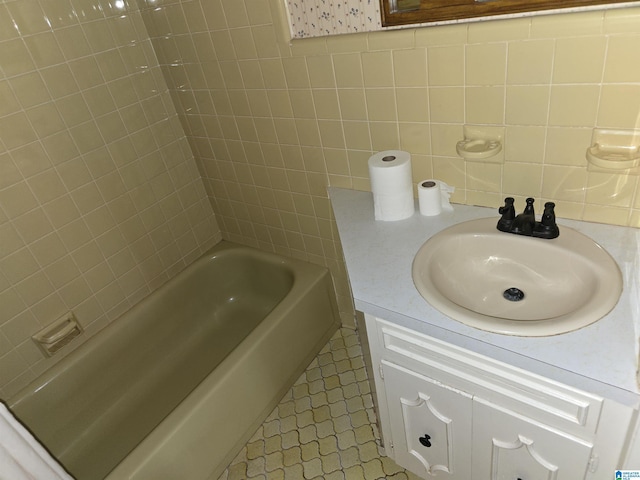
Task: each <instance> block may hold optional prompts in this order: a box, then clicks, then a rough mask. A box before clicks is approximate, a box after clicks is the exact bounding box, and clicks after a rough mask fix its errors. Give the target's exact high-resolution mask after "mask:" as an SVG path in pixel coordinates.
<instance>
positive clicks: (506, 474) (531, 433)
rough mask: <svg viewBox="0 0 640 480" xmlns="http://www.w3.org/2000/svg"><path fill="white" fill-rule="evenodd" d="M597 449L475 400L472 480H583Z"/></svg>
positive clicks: (569, 436) (477, 399)
mask: <svg viewBox="0 0 640 480" xmlns="http://www.w3.org/2000/svg"><path fill="white" fill-rule="evenodd" d="M592 450H593V445H592V444H591V443H589V442H587V441H584V440H581V439H579V438H576V437H573V436H571V435H568V434H566V433H563V432H560V431H556V430H553V429H551V428H550V427H547V426H545V425H542V424H539V423H537V422H535V421H533V420H531V419H529V418H526V417H522V416H520V415H517V414H515V413H513V412H510V411H508V410H504V409H502V408H500V407H499V406H497V405H494V404H491V403H490V402H487V401H485V400H483V399H481V398H478V397H475V398H474V399H473V480H582V479H584V478H585V476H586V474H587V469H588V466H589V461H590V459H591V452H592Z"/></svg>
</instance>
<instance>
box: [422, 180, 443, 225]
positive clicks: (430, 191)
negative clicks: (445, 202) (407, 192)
mask: <svg viewBox="0 0 640 480" xmlns="http://www.w3.org/2000/svg"><path fill="white" fill-rule="evenodd" d="M418 205H419V207H420V214H421V215H424V216H426V217H432V216H434V215H440V213H441V212H442V200H441V198H440V185H439V184H438V182H436V181H435V180H424V181H422V182H420V183H418Z"/></svg>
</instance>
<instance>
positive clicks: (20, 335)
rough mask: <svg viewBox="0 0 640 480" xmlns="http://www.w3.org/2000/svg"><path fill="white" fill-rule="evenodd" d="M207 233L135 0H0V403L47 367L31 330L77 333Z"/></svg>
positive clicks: (182, 258) (191, 167)
mask: <svg viewBox="0 0 640 480" xmlns="http://www.w3.org/2000/svg"><path fill="white" fill-rule="evenodd" d="M219 237H220V230H219V228H218V226H217V224H216V220H215V216H214V214H213V211H212V208H211V204H210V202H209V201H208V199H207V195H206V192H205V189H204V186H203V183H202V180H201V178H200V175H199V173H198V170H197V167H196V164H195V162H194V158H193V154H192V152H191V149H190V148H189V144H188V142H187V140H186V137H185V134H184V131H183V129H182V126H181V124H180V122H179V120H178V117H177V115H176V111H175V108H174V106H173V103H172V100H171V96H170V95H169V92H168V89H167V85H166V83H165V80H164V78H163V76H162V72H161V70H160V68H159V66H158V62H157V60H156V58H155V54H154V52H153V49H152V46H151V42H150V41H149V37H148V35H147V34H146V30H145V27H144V23H143V22H142V19H141V15H140V11H139V9H138V8H137V6H136V5H135V4H129V3H125V2H124V1H123V0H114V1H112V2H110V1H98V0H73V1H70V0H56V1H49V0H42V1H37V0H10V1H6V0H5V1H2V2H0V398H6V397H7V396H9V395H10V394H11V393H13V392H15V391H16V389H18V388H19V387H21V386H22V385H24V384H25V383H26V382H28V381H29V380H30V379H32V378H33V377H34V376H35V375H36V374H37V373H39V372H40V371H42V370H43V369H45V368H47V367H49V366H50V365H51V364H52V362H51V361H50V360H49V361H46V360H45V359H44V357H43V356H42V354H41V353H40V351H39V350H38V348H37V347H36V345H35V344H34V343H33V342H32V341H31V339H30V336H31V335H32V334H34V333H35V332H36V331H38V330H40V329H41V328H43V327H44V326H46V325H48V324H49V323H51V322H52V321H54V320H56V319H57V318H59V317H60V316H62V315H63V314H65V313H66V312H68V311H69V310H73V311H74V313H75V314H76V316H77V317H78V319H79V320H80V322H81V323H82V325H83V326H84V327H85V328H86V331H87V334H88V335H86V336H85V337H88V336H89V335H90V334H92V333H94V332H95V331H96V330H98V329H99V328H101V327H102V326H104V325H105V324H106V323H108V322H109V321H111V320H113V319H114V318H116V317H117V316H118V315H120V314H121V313H123V312H124V311H125V310H127V309H129V308H130V307H131V306H132V305H133V304H135V303H136V302H138V301H139V300H140V299H141V298H143V297H144V296H146V295H147V294H148V293H149V292H151V291H152V290H154V289H155V288H157V287H158V286H159V285H161V284H162V283H164V282H165V281H166V280H167V279H168V278H170V277H171V276H172V275H174V274H175V273H176V272H178V271H179V270H181V269H182V268H184V266H185V265H187V264H188V263H190V262H191V261H192V260H193V259H194V258H195V257H196V256H198V255H199V254H200V252H202V251H203V249H206V248H207V247H208V246H210V245H211V244H213V243H214V242H215V241H216V240H217V239H218V238H219ZM74 343H80V342H79V340H76V341H74ZM65 348H67V349H69V348H71V345H70V346H69V347H65Z"/></svg>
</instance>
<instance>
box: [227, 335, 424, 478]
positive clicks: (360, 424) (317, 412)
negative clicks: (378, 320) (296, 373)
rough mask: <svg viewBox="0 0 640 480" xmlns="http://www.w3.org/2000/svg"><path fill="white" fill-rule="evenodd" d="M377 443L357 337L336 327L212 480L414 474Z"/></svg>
mask: <svg viewBox="0 0 640 480" xmlns="http://www.w3.org/2000/svg"><path fill="white" fill-rule="evenodd" d="M379 443H380V437H379V434H378V429H377V426H376V425H375V421H374V412H373V403H372V398H371V388H370V386H369V380H368V378H367V373H366V370H365V366H364V360H363V358H362V349H361V347H360V343H359V340H358V335H357V334H356V332H354V331H352V330H349V329H344V328H343V329H340V330H339V331H338V332H337V333H336V334H335V335H334V336H333V338H332V339H331V340H330V341H329V343H328V344H327V345H326V346H325V347H324V348H323V349H322V351H321V352H320V353H319V354H318V356H317V357H316V358H315V359H314V360H313V362H312V363H311V365H309V367H308V368H307V370H306V371H305V372H304V373H303V374H302V376H301V377H300V378H299V379H298V381H297V382H296V384H295V385H294V386H293V387H292V388H291V389H290V390H289V392H287V394H286V395H285V396H284V398H283V399H282V401H281V402H280V404H279V405H278V406H277V407H276V408H275V409H274V410H273V412H272V413H271V415H269V417H268V418H267V419H266V420H265V422H264V423H263V424H262V426H261V427H260V428H259V429H258V431H257V432H256V433H255V435H254V436H253V437H252V438H251V439H250V440H249V443H247V445H246V446H245V447H244V448H243V449H242V451H241V452H240V453H239V454H238V456H237V457H236V458H235V459H234V460H233V462H232V463H231V465H229V467H228V468H227V470H225V472H224V473H223V474H222V475H221V476H220V478H219V480H242V479H258V480H378V479H393V480H419V479H418V477H416V476H415V475H413V474H411V473H409V472H406V471H405V470H403V469H402V468H400V467H398V465H396V464H395V463H394V462H393V461H392V460H391V459H389V458H388V457H385V456H383V455H381V454H380V448H379Z"/></svg>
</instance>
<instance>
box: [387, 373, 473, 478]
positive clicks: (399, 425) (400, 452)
mask: <svg viewBox="0 0 640 480" xmlns="http://www.w3.org/2000/svg"><path fill="white" fill-rule="evenodd" d="M382 371H383V375H384V390H385V394H386V400H387V405H388V410H389V419H390V424H391V441H392V443H393V456H394V458H395V461H396V462H397V463H398V464H399V465H401V466H403V467H405V468H407V469H408V470H410V471H412V472H414V473H415V474H417V475H420V476H421V477H423V478H442V479H448V480H469V479H470V478H471V463H470V460H471V454H470V452H471V435H470V432H471V396H470V395H469V394H467V393H465V392H462V391H460V390H456V389H454V388H450V387H448V386H445V385H442V384H440V383H438V382H437V381H435V380H433V379H430V378H428V377H424V376H422V375H419V374H417V373H415V372H412V371H410V370H407V369H405V368H403V367H400V366H398V365H394V364H392V363H389V362H386V361H383V362H382Z"/></svg>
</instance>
